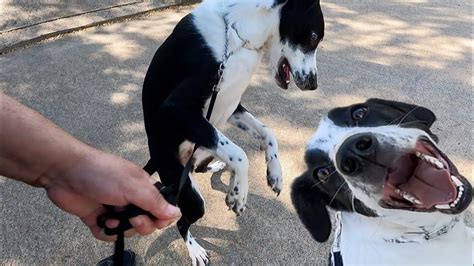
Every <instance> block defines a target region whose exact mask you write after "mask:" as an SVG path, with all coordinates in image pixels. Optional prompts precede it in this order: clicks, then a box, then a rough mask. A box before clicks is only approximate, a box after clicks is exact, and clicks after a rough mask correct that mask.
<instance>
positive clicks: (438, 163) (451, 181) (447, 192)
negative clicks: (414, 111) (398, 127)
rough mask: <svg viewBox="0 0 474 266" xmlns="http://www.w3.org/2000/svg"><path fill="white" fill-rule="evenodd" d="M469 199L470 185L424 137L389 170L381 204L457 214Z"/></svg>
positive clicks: (466, 204)
mask: <svg viewBox="0 0 474 266" xmlns="http://www.w3.org/2000/svg"><path fill="white" fill-rule="evenodd" d="M471 200H472V187H471V185H470V183H469V182H468V181H467V180H466V178H464V177H463V176H461V175H460V174H459V172H458V171H457V169H456V166H454V164H453V163H452V162H451V160H449V158H448V157H447V156H446V155H445V154H444V153H442V152H441V151H440V150H439V149H438V148H436V146H435V145H434V144H433V143H432V142H431V141H430V140H428V139H427V138H423V137H422V138H420V139H418V141H417V144H416V147H415V149H414V151H413V152H411V153H408V154H405V155H403V156H402V157H401V158H400V159H398V161H397V162H396V163H395V165H394V166H393V167H391V168H389V169H388V174H387V177H386V181H385V185H384V190H383V199H382V200H381V202H380V205H381V206H382V207H384V208H390V209H405V210H410V211H421V212H430V211H435V210H438V211H440V212H444V213H449V214H457V213H461V212H462V211H463V210H465V209H466V208H467V207H468V206H469V204H470V202H471Z"/></svg>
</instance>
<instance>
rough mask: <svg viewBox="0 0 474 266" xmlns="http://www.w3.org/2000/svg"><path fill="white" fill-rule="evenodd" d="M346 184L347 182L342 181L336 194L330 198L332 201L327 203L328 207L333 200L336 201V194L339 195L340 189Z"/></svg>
mask: <svg viewBox="0 0 474 266" xmlns="http://www.w3.org/2000/svg"><path fill="white" fill-rule="evenodd" d="M345 184H347V182H346V181H345V180H344V183H342V184H341V185H340V186H339V188H338V189H337V190H336V193H334V196H332V199H331V200H330V201H329V204H328V205H329V206H331V203H332V202H333V201H334V199H336V196H337V193H339V191H340V190H341V189H342V187H343V186H344V185H345Z"/></svg>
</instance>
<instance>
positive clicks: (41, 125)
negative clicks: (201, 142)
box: [0, 94, 91, 186]
mask: <svg viewBox="0 0 474 266" xmlns="http://www.w3.org/2000/svg"><path fill="white" fill-rule="evenodd" d="M0 101H1V102H0V108H1V112H0V174H1V175H4V176H8V177H10V178H13V179H16V180H19V181H23V182H25V183H28V184H31V185H36V186H42V185H44V183H45V182H48V178H50V177H51V176H57V175H60V174H61V171H64V170H65V169H66V168H68V167H71V166H72V165H73V164H75V163H76V162H77V161H78V160H80V159H81V156H82V155H83V154H85V153H86V152H87V151H88V150H90V149H91V148H90V147H89V146H87V145H85V144H83V143H82V142H80V141H78V140H76V139H74V138H73V137H72V136H71V135H69V134H68V133H66V132H65V131H63V130H62V129H60V128H59V127H57V126H56V125H55V124H53V123H52V122H51V121H49V120H48V119H46V118H44V117H43V116H41V115H40V114H39V113H37V112H35V111H33V110H31V109H29V108H28V107H26V106H24V105H22V104H20V103H19V102H17V101H15V100H14V99H12V98H10V97H9V96H7V95H5V94H0Z"/></svg>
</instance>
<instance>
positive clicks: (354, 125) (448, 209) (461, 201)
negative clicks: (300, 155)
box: [291, 99, 472, 265]
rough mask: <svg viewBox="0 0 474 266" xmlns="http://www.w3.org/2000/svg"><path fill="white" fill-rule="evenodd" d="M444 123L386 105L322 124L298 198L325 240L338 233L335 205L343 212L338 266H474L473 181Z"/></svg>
mask: <svg viewBox="0 0 474 266" xmlns="http://www.w3.org/2000/svg"><path fill="white" fill-rule="evenodd" d="M435 119H436V118H435V115H434V114H433V113H432V112H431V111H430V110H428V109H426V108H423V107H420V106H415V105H411V104H406V103H400V102H393V101H386V100H379V99H370V100H368V101H366V102H365V103H361V104H356V105H351V106H348V107H342V108H336V109H333V110H331V111H330V112H329V114H328V115H327V116H326V117H324V118H323V119H322V121H321V123H320V125H319V128H318V130H317V131H316V133H315V135H314V136H313V137H312V138H311V140H310V141H309V144H308V146H307V151H306V155H305V159H306V163H307V166H308V171H306V172H305V173H304V174H303V175H302V176H300V177H298V178H297V179H296V180H295V182H294V183H293V186H292V193H291V194H292V201H293V204H294V206H295V208H296V211H297V213H298V215H299V217H300V219H301V220H302V222H303V224H304V225H305V226H306V228H307V229H308V230H309V232H310V233H311V234H312V236H313V237H314V238H315V239H316V240H317V241H319V242H324V241H326V240H327V239H328V237H329V235H330V232H331V221H330V218H329V214H328V210H327V207H328V206H329V207H330V208H331V209H334V210H338V211H341V212H338V213H337V215H336V217H337V218H338V219H336V225H337V228H336V233H335V241H334V243H333V248H332V251H333V252H332V254H331V263H330V264H331V265H342V263H343V264H344V265H432V264H439V265H472V260H471V254H472V231H471V229H468V228H467V227H466V225H465V224H464V222H463V219H462V214H461V213H462V212H463V211H464V210H465V209H466V208H467V207H468V205H469V204H470V203H471V200H472V188H471V184H470V183H469V182H468V180H466V178H464V177H463V176H462V175H461V174H460V173H459V172H458V170H457V169H456V166H454V164H453V163H452V161H451V160H450V159H449V158H448V156H446V155H445V154H444V153H443V152H442V151H441V150H440V148H439V147H438V146H437V144H436V142H437V137H436V136H435V135H434V134H433V133H432V132H431V131H430V127H431V125H432V124H433V122H434V121H435Z"/></svg>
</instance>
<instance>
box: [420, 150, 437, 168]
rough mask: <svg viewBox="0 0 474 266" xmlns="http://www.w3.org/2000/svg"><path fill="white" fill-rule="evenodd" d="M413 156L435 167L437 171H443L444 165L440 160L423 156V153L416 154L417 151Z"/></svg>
mask: <svg viewBox="0 0 474 266" xmlns="http://www.w3.org/2000/svg"><path fill="white" fill-rule="evenodd" d="M415 155H416V157H418V158H420V159H422V160H423V161H425V162H428V163H430V164H431V165H433V166H435V167H436V168H438V169H443V168H444V164H443V163H442V162H441V161H440V160H438V159H437V158H435V157H433V156H430V155H426V154H423V153H421V152H418V151H417V152H416V153H415Z"/></svg>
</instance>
